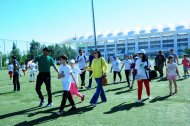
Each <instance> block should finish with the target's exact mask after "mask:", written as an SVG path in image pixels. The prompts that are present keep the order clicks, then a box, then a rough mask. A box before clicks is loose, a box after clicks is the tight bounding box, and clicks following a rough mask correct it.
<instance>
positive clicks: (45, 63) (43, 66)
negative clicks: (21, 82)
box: [34, 55, 55, 72]
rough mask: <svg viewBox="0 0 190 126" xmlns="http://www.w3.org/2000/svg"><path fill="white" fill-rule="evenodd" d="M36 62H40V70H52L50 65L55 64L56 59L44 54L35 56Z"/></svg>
mask: <svg viewBox="0 0 190 126" xmlns="http://www.w3.org/2000/svg"><path fill="white" fill-rule="evenodd" d="M34 62H38V70H39V72H50V66H54V65H55V61H54V60H53V58H52V57H50V56H44V55H40V56H37V57H35V58H34Z"/></svg>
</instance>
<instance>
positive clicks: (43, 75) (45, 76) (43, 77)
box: [36, 72, 52, 103]
mask: <svg viewBox="0 0 190 126" xmlns="http://www.w3.org/2000/svg"><path fill="white" fill-rule="evenodd" d="M43 82H44V83H45V85H46V90H47V94H48V103H52V94H51V75H50V73H49V72H40V73H39V74H38V76H37V81H36V92H37V94H38V96H39V98H40V99H41V100H43V99H44V97H43V95H42V92H41V86H42V84H43Z"/></svg>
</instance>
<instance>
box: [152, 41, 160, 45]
mask: <svg viewBox="0 0 190 126" xmlns="http://www.w3.org/2000/svg"><path fill="white" fill-rule="evenodd" d="M150 44H151V45H154V44H161V41H150Z"/></svg>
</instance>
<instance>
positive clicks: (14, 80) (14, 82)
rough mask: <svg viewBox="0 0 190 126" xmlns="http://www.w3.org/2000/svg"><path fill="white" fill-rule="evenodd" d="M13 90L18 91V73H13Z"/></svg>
mask: <svg viewBox="0 0 190 126" xmlns="http://www.w3.org/2000/svg"><path fill="white" fill-rule="evenodd" d="M13 85H14V91H20V82H19V74H13Z"/></svg>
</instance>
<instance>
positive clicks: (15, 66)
mask: <svg viewBox="0 0 190 126" xmlns="http://www.w3.org/2000/svg"><path fill="white" fill-rule="evenodd" d="M12 63H13V85H14V91H20V82H19V74H20V73H19V68H20V64H19V62H18V61H17V59H16V56H12Z"/></svg>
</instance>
